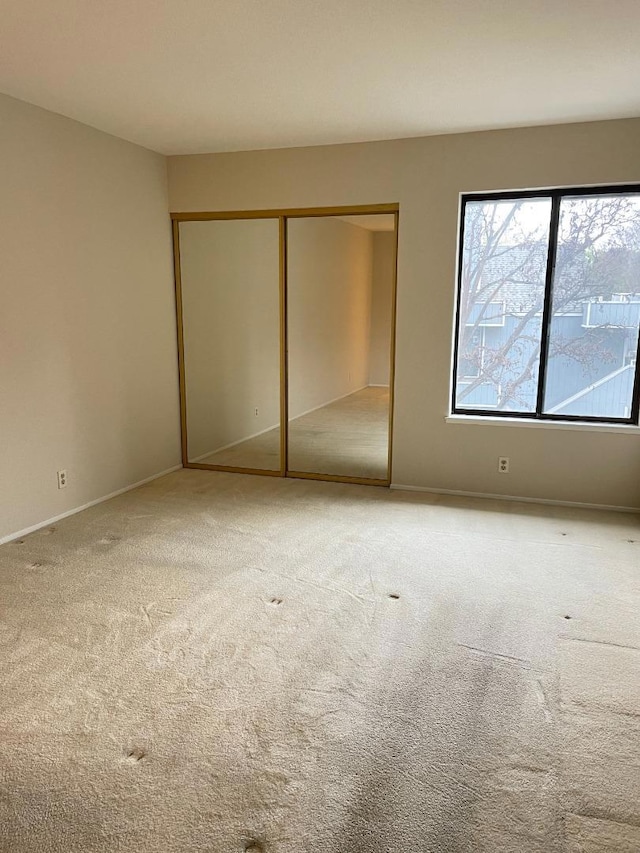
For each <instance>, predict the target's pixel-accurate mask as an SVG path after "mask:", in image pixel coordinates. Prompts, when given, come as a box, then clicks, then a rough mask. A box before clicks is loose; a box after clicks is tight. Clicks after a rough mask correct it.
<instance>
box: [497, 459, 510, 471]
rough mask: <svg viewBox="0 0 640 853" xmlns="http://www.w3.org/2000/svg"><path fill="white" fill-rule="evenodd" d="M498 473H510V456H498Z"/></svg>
mask: <svg viewBox="0 0 640 853" xmlns="http://www.w3.org/2000/svg"><path fill="white" fill-rule="evenodd" d="M498 473H499V474H508V473H509V457H508V456H498Z"/></svg>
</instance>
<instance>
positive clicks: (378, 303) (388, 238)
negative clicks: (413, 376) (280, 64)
mask: <svg viewBox="0 0 640 853" xmlns="http://www.w3.org/2000/svg"><path fill="white" fill-rule="evenodd" d="M395 257H396V237H395V232H394V231H376V232H374V233H373V265H372V275H371V342H370V345H369V384H370V385H388V384H389V360H390V348H391V314H392V312H391V308H392V304H391V303H392V299H393V277H394V265H395Z"/></svg>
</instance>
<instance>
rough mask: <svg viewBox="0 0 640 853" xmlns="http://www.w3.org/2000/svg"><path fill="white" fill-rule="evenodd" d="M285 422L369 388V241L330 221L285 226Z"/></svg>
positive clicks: (348, 226)
mask: <svg viewBox="0 0 640 853" xmlns="http://www.w3.org/2000/svg"><path fill="white" fill-rule="evenodd" d="M287 258H288V264H287V290H288V297H289V299H288V314H287V319H288V329H289V340H288V344H289V417H290V418H295V417H298V416H299V415H301V414H302V413H303V412H307V411H309V410H311V409H314V408H316V407H318V406H322V405H324V404H325V403H328V402H329V401H330V400H335V399H337V398H338V397H343V396H344V395H346V394H349V393H351V392H352V391H355V390H357V389H358V388H363V387H364V386H365V385H367V383H368V377H369V329H370V316H371V262H372V234H371V232H370V231H366V230H365V229H364V228H360V227H358V226H356V225H351V224H350V223H347V222H343V221H342V220H340V219H336V218H335V217H333V218H332V217H320V218H310V219H290V220H289V222H288V235H287Z"/></svg>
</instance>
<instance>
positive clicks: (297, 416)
mask: <svg viewBox="0 0 640 853" xmlns="http://www.w3.org/2000/svg"><path fill="white" fill-rule="evenodd" d="M388 387H389V386H388V385H363V386H362V387H361V388H356V389H355V390H353V391H347V393H346V394H341V395H340V396H339V397H334V398H333V400H327V401H326V402H325V403H320V405H319V406H314V407H313V408H312V409H307V410H306V411H305V412H300V414H299V415H296V416H295V418H289V422H291V421H297V420H298V418H303V417H304V416H305V415H310V414H311V412H317V411H318V409H324V407H325V406H330V405H331V403H337V402H338V400H344V399H345V397H350V396H351V395H352V394H357V393H358V391H364V389H365V388H388ZM279 427H280V421H278V423H277V424H274V425H273V426H270V427H267V428H266V429H261V430H260V431H259V432H254V433H252V434H251V435H247V436H245V437H244V438H239V439H238V440H237V441H232V442H230V443H229V444H224V445H223V446H222V447H217V448H216V449H215V450H209V451H207V453H203V454H201V455H200V456H196V457H195V459H190V460H189V462H201V461H202V460H203V459H206V457H207V456H212V455H213V454H214V453H222V451H223V450H229V448H231V447H235V446H236V445H237V444H242V443H243V442H245V441H250V440H251V439H252V438H257V437H258V436H259V435H264V433H265V432H271V430H272V429H278V428H279Z"/></svg>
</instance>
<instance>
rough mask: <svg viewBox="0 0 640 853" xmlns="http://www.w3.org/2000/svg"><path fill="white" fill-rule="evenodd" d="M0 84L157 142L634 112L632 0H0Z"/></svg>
mask: <svg viewBox="0 0 640 853" xmlns="http://www.w3.org/2000/svg"><path fill="white" fill-rule="evenodd" d="M0 15H1V22H2V23H1V27H0V91H2V92H5V93H6V94H9V95H13V96H14V97H17V98H21V99H22V100H25V101H29V102H31V103H34V104H38V105H39V106H42V107H45V108H47V109H49V110H53V111H54V112H59V113H62V114H63V115H66V116H70V117H72V118H75V119H78V120H79V121H82V122H85V123H86V124H89V125H92V126H94V127H97V128H100V129H101V130H105V131H108V132H109V133H113V134H115V135H116V136H120V137H123V138H124V139H128V140H131V141H132V142H137V143H139V144H141V145H144V146H146V147H148V148H152V149H154V150H157V151H160V152H163V153H165V154H178V153H195V152H208V151H234V150H246V149H257V148H274V147H286V146H301V145H316V144H325V143H338V142H356V141H365V140H374V139H392V138H400V137H410V136H423V135H428V134H440V133H449V132H456V131H468V130H479V129H486V128H498V127H513V126H522V125H531V124H550V123H557V122H573V121H582V120H591V119H608V118H621V117H628V116H638V115H640V50H638V35H639V34H640V2H639V0H607V2H605V0H182V2H178V0H173V2H171V0H109V2H105V0H102V2H100V0H94V2H87V0H7V2H4V3H3V4H2V6H1V11H0Z"/></svg>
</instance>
